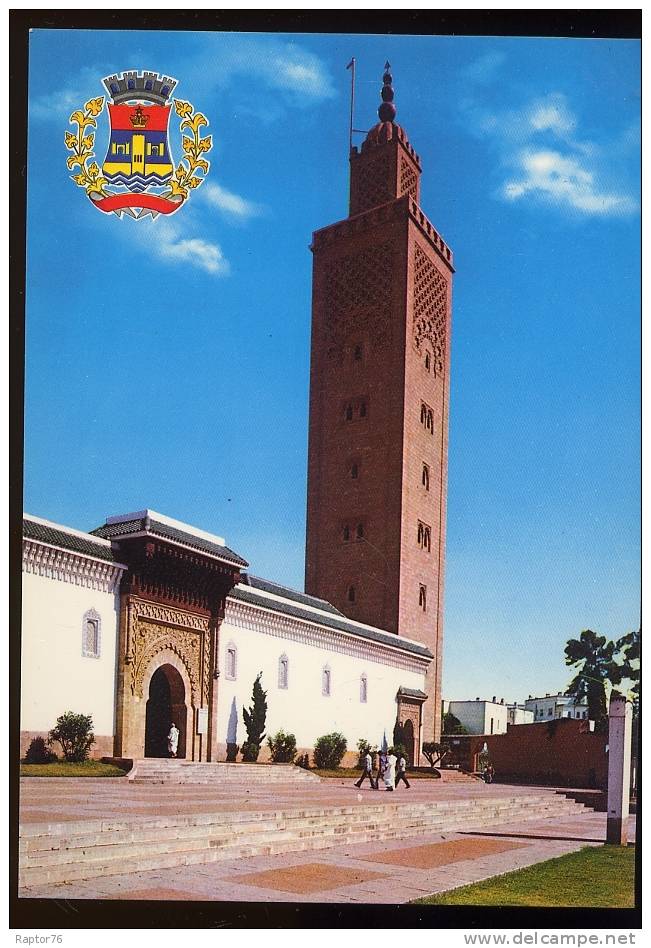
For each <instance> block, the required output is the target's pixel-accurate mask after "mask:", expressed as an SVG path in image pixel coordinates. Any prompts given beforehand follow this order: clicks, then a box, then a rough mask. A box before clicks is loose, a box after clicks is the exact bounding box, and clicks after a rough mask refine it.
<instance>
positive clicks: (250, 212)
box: [200, 181, 264, 221]
mask: <svg viewBox="0 0 651 948" xmlns="http://www.w3.org/2000/svg"><path fill="white" fill-rule="evenodd" d="M200 195H201V196H202V197H203V198H204V200H206V201H207V202H208V203H209V204H211V205H212V206H213V207H216V208H217V209H218V210H219V211H221V212H222V213H223V214H225V215H226V216H227V217H231V218H235V219H236V220H240V221H245V220H249V218H251V217H259V216H260V215H261V214H263V213H264V208H263V207H262V205H260V204H256V203H255V202H254V201H249V200H247V199H246V198H243V197H240V195H239V194H234V193H233V192H232V191H227V190H226V188H222V186H221V185H219V184H217V183H216V182H214V181H210V182H207V183H206V184H204V185H202V187H201V191H200Z"/></svg>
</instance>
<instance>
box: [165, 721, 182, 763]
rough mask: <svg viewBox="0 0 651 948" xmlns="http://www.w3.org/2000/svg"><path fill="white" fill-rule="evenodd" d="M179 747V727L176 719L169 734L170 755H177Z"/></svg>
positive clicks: (168, 746)
mask: <svg viewBox="0 0 651 948" xmlns="http://www.w3.org/2000/svg"><path fill="white" fill-rule="evenodd" d="M178 748H179V729H178V728H177V726H176V724H175V723H174V721H172V726H171V728H170V732H169V734H168V735H167V749H168V751H169V754H170V757H176V752H177V750H178Z"/></svg>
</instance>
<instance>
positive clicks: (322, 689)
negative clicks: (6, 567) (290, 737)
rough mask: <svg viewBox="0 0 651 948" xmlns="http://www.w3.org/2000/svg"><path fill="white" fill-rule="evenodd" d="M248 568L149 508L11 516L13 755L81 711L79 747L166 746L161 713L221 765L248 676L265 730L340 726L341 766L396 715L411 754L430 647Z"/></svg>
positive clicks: (131, 750) (307, 744)
mask: <svg viewBox="0 0 651 948" xmlns="http://www.w3.org/2000/svg"><path fill="white" fill-rule="evenodd" d="M102 534H104V535H103V536H102ZM247 565H248V564H246V561H244V560H243V559H242V558H241V557H239V556H238V555H237V554H234V553H233V551H231V550H228V548H227V547H226V546H225V544H224V541H223V538H220V537H215V536H213V535H211V534H207V533H205V531H201V530H196V529H195V528H193V527H190V526H189V525H187V524H182V523H179V522H178V521H175V520H172V519H171V518H168V517H164V516H163V515H161V514H157V513H156V512H155V511H138V512H136V513H134V514H127V515H124V516H119V517H113V518H108V520H107V521H106V524H104V525H103V526H102V527H100V528H98V529H97V531H96V532H93V533H92V534H91V533H83V532H81V531H77V530H72V529H70V528H68V527H65V526H62V525H60V524H54V523H51V522H49V521H45V520H42V519H40V518H37V517H31V516H25V518H24V521H23V622H22V656H21V657H22V672H21V753H24V752H25V750H26V748H27V746H28V744H29V742H30V740H31V739H32V738H33V737H36V736H47V732H48V731H49V730H50V729H51V728H53V727H54V724H55V722H56V719H57V717H58V716H59V715H61V714H63V713H64V712H65V711H74V712H77V713H83V714H90V715H91V716H92V718H93V723H94V729H95V736H96V743H95V745H94V747H93V749H92V752H93V756H115V757H130V758H137V757H143V756H164V755H165V750H164V744H163V743H162V742H161V738H162V736H163V735H164V734H165V733H166V731H167V730H168V729H169V726H170V723H171V719H172V718H174V720H175V723H176V724H177V726H178V727H179V728H180V730H181V740H180V744H179V747H180V753H181V755H182V756H185V757H186V758H188V759H195V760H224V759H225V758H226V754H227V750H228V745H238V746H240V747H241V745H242V744H243V743H244V741H245V740H246V730H245V727H244V721H243V713H242V712H243V707H245V706H246V707H248V706H249V705H250V704H251V693H252V688H253V682H254V679H255V678H256V676H257V675H258V673H260V672H262V678H261V684H262V687H263V688H264V690H265V691H266V692H267V704H268V711H267V721H266V733H267V734H268V735H273V734H274V733H275V732H276V731H277V730H279V729H283V730H284V731H285V732H288V733H293V734H294V735H295V736H296V740H297V746H298V749H299V752H301V753H310V752H311V750H312V749H313V747H314V743H315V741H316V739H317V738H318V737H320V736H321V735H323V734H327V733H331V732H333V731H340V732H341V733H343V734H344V736H345V737H346V739H347V742H348V750H349V755H348V760H349V761H352V759H353V758H356V756H357V754H356V745H357V741H358V740H359V739H360V738H364V739H365V740H368V741H369V742H370V743H371V744H376V745H380V743H381V742H382V740H383V738H384V737H386V739H387V741H388V743H389V744H391V743H392V741H393V734H394V728H395V727H396V725H398V726H399V728H400V729H401V731H400V733H401V734H402V735H403V740H404V742H405V743H406V744H407V746H408V751H409V753H410V756H411V757H413V759H415V760H416V761H418V759H419V755H420V746H421V743H422V735H421V728H422V705H423V702H424V701H425V700H426V699H427V695H426V693H425V691H424V688H425V674H426V670H427V668H428V666H429V664H430V662H431V660H432V656H431V653H430V652H429V651H428V649H427V648H426V647H425V646H423V645H422V644H421V643H418V642H415V641H412V640H410V639H406V638H404V637H402V636H397V635H393V634H391V633H389V632H385V631H383V630H381V629H375V628H373V627H371V626H366V625H363V624H361V623H357V622H353V621H351V620H349V619H347V618H346V617H345V616H343V615H342V613H340V612H339V611H338V610H337V609H335V608H334V607H333V606H331V605H330V604H329V603H326V602H324V601H323V600H319V599H315V598H314V597H311V596H306V595H305V594H303V593H300V592H297V591H295V590H291V589H288V588H286V587H282V586H279V585H277V584H275V583H272V582H269V581H266V580H262V579H258V578H256V577H253V576H250V575H249V574H248V572H246V570H245V568H246V566H247ZM265 743H266V742H265ZM55 749H57V750H58V748H55ZM267 754H268V752H267V749H266V747H265V748H264V749H263V751H262V753H261V755H260V759H264V758H265V756H266V755H267Z"/></svg>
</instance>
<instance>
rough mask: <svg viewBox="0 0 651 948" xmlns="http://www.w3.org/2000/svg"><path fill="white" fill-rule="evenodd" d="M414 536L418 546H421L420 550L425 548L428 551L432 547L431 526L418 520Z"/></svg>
mask: <svg viewBox="0 0 651 948" xmlns="http://www.w3.org/2000/svg"><path fill="white" fill-rule="evenodd" d="M416 536H417V540H418V546H419V547H420V548H421V550H426V551H427V552H428V553H429V552H430V551H431V548H432V528H431V527H429V526H428V525H427V524H426V523H422V522H421V521H420V520H419V521H418V531H417V535H416Z"/></svg>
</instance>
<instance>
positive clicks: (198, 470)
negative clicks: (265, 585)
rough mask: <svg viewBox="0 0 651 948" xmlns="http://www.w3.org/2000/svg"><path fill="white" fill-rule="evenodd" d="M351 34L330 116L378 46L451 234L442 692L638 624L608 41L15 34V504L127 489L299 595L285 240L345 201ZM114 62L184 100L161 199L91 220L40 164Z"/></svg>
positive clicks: (634, 104) (626, 276) (633, 93)
mask: <svg viewBox="0 0 651 948" xmlns="http://www.w3.org/2000/svg"><path fill="white" fill-rule="evenodd" d="M353 55H354V56H355V57H356V59H357V63H358V70H357V76H358V85H357V92H356V127H358V128H369V127H370V126H371V125H372V124H374V123H375V122H376V121H377V117H376V108H377V105H378V103H379V89H380V87H381V77H382V71H383V70H382V67H383V65H384V62H385V60H386V59H389V60H390V62H391V64H392V72H393V75H394V87H395V90H396V105H397V107H398V115H397V121H398V122H399V123H400V124H402V125H403V126H404V127H405V129H406V130H407V132H408V135H409V137H410V140H411V142H412V143H413V145H414V147H415V148H416V150H417V151H418V152H419V154H420V155H421V159H422V163H423V168H424V173H423V178H422V188H421V201H422V206H423V209H424V210H425V212H426V213H427V215H428V217H429V218H430V220H431V221H432V223H433V224H434V226H435V227H436V228H437V229H438V230H439V231H440V232H441V234H442V235H443V237H444V239H445V240H446V241H447V243H448V244H449V245H451V246H452V248H453V250H454V252H455V264H456V267H457V274H456V277H455V285H454V304H453V340H452V399H451V417H450V459H449V503H448V544H447V580H446V630H445V658H444V692H445V695H446V697H450V698H466V697H475V695H481V696H488V697H490V696H491V695H493V694H495V695H498V696H499V697H502V696H504V697H505V698H506V699H507V700H513V699H522V698H525V697H526V696H527V695H528V694H530V693H532V694H533V693H541V692H542V693H545V692H552V691H554V690H555V689H557V688H559V689H564V688H565V687H566V685H567V683H568V681H569V680H570V678H571V673H570V672H571V670H569V669H567V668H566V667H565V665H564V662H563V648H564V644H565V642H566V641H567V639H568V638H569V637H572V636H574V635H577V634H578V633H579V632H580V631H581V630H582V629H583V628H588V627H590V628H592V629H595V630H597V631H599V632H600V633H602V634H605V635H607V636H609V637H619V636H620V635H621V634H623V633H624V632H626V631H628V630H630V629H631V628H633V627H634V626H635V625H636V624H637V623H638V622H639V597H640V580H639V556H640V550H639V504H640V483H639V443H640V419H639V391H640V256H639V244H640V238H639V228H640V220H639V186H638V182H639V149H640V130H639V111H640V88H639V75H640V60H639V57H640V46H639V43H637V42H635V41H622V40H617V41H608V40H569V39H522V38H481V37H478V38H477V37H467V38H464V37H406V36H402V37H396V36H361V35H359V36H348V35H310V34H293V35H282V34H273V35H264V34H206V33H158V32H157V33H154V32H129V31H124V32H93V31H81V30H80V31H75V32H70V31H43V30H36V31H34V32H33V33H32V34H31V43H30V122H29V168H28V214H29V217H28V267H27V324H26V347H27V351H26V401H25V409H26V434H25V509H26V510H28V511H29V512H30V513H33V514H37V515H40V516H43V517H46V518H48V519H51V520H55V521H59V522H62V523H66V524H68V525H70V526H73V527H77V528H79V529H91V528H93V527H95V526H97V525H98V524H99V523H100V522H102V521H103V519H104V517H105V516H107V515H110V514H113V513H119V512H125V511H128V510H134V509H140V508H142V507H145V506H149V507H153V508H154V509H156V510H159V511H162V512H164V513H167V514H168V515H170V516H173V517H177V518H178V519H181V520H185V521H187V522H189V523H193V524H196V525H197V526H200V527H202V528H204V529H206V530H212V531H214V532H216V533H218V534H221V535H223V536H225V537H226V539H227V542H228V543H229V545H231V546H232V547H233V548H235V549H236V550H238V552H241V553H242V554H243V555H244V556H246V557H247V558H248V559H249V560H250V561H251V565H252V569H253V570H254V571H255V572H256V573H258V574H259V575H263V576H267V577H268V578H273V579H275V580H277V581H280V582H286V583H287V584H289V585H294V586H297V587H300V588H302V582H303V558H304V534H305V495H306V449H307V406H308V382H309V339H310V293H311V264H312V262H311V255H310V252H309V250H308V244H309V242H310V237H311V233H312V231H313V230H316V229H318V228H320V227H323V226H325V225H327V224H329V223H332V222H334V221H336V220H339V219H341V218H343V217H345V216H346V214H347V194H348V161H347V139H348V107H349V106H348V101H349V100H348V96H349V80H350V73H349V72H347V71H346V69H345V66H346V64H347V63H348V62H349V60H350V58H351V56H353ZM135 68H149V69H155V70H159V71H160V72H165V73H166V74H168V75H172V76H175V77H177V78H178V79H179V85H178V87H177V90H176V94H177V95H178V97H179V98H187V99H189V100H190V101H191V102H192V103H193V105H194V106H195V107H196V108H197V109H200V110H202V111H204V112H205V113H206V115H207V116H208V118H209V119H210V126H211V127H210V131H211V132H212V135H213V141H214V147H213V151H212V153H211V154H210V156H209V157H210V159H211V161H212V167H211V170H210V174H209V176H208V178H207V179H206V182H205V184H203V185H202V186H201V187H200V188H199V189H198V190H196V191H195V192H194V193H193V194H192V196H191V200H190V201H189V203H188V205H187V206H186V207H185V208H184V209H183V210H182V211H181V212H180V213H179V214H176V215H175V216H174V217H173V218H171V219H169V220H162V219H160V218H159V219H158V220H156V221H140V222H135V221H133V220H128V219H122V220H118V219H117V217H115V216H113V215H111V216H109V215H104V214H101V213H100V212H98V211H97V210H96V209H94V208H93V207H92V206H91V205H90V202H89V201H88V200H87V198H86V196H85V195H84V193H83V191H82V190H81V189H78V188H76V186H75V185H74V184H73V182H72V181H71V180H70V178H69V172H68V170H67V168H66V163H65V159H66V154H67V153H66V150H65V146H64V142H63V138H64V132H65V131H66V130H67V129H68V128H69V125H68V117H69V115H70V113H71V112H72V111H73V110H74V109H76V108H79V107H81V106H82V105H83V103H84V102H85V101H87V100H88V99H89V98H91V97H94V96H98V95H101V94H102V93H103V92H104V89H103V87H102V85H101V80H102V78H103V77H104V76H106V75H109V74H111V73H113V72H116V71H117V72H121V71H122V70H124V69H135ZM106 121H107V120H106V115H105V114H104V115H103V116H102V117H101V118H100V126H99V130H98V144H99V148H98V157H99V158H100V159H101V158H103V152H102V148H103V146H104V145H105V142H106V140H107V126H106V124H105V123H106ZM171 127H172V128H173V129H174V128H175V125H174V120H172V123H171ZM174 134H175V133H174ZM359 138H360V137H359V136H356V140H357V141H359ZM178 141H179V139H178V137H177V138H176V139H174V137H173V138H172V148H173V150H174V147H175V145H176V154H177V155H178V154H179V145H178ZM469 656H471V657H469Z"/></svg>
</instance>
